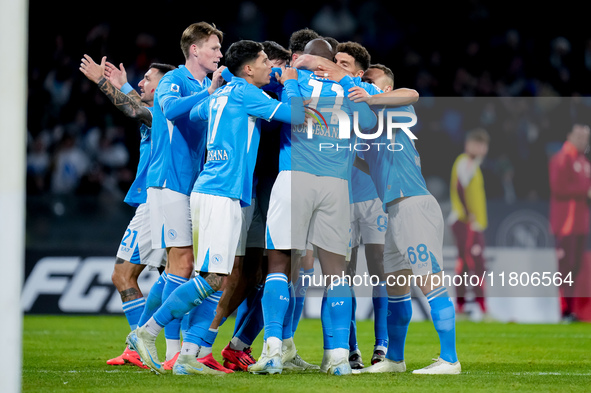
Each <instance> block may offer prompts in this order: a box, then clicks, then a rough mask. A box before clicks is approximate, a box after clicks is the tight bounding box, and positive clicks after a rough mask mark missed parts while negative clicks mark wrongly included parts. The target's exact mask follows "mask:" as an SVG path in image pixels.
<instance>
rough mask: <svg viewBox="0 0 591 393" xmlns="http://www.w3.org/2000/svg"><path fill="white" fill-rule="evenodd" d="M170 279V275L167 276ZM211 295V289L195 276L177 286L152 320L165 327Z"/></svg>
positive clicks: (201, 278) (205, 282)
mask: <svg viewBox="0 0 591 393" xmlns="http://www.w3.org/2000/svg"><path fill="white" fill-rule="evenodd" d="M168 277H169V278H170V274H169V275H168ZM212 293H213V289H212V288H211V287H210V286H209V284H208V283H207V281H205V280H204V279H203V277H201V276H195V278H193V279H192V280H189V281H187V282H186V283H184V284H183V285H181V286H179V287H178V288H177V289H176V290H175V291H174V292H173V293H171V294H170V296H169V297H168V299H166V301H165V302H164V303H162V306H160V308H159V309H158V311H156V312H155V313H154V316H153V318H154V320H155V321H156V323H157V324H158V325H160V326H167V325H168V324H169V323H170V322H171V321H173V320H174V319H178V320H179V323H180V320H181V318H182V317H183V316H184V315H185V314H186V313H188V312H189V311H191V310H192V309H193V308H195V306H197V305H199V304H201V303H202V302H203V300H204V299H206V298H207V297H208V296H209V295H211V294H212Z"/></svg>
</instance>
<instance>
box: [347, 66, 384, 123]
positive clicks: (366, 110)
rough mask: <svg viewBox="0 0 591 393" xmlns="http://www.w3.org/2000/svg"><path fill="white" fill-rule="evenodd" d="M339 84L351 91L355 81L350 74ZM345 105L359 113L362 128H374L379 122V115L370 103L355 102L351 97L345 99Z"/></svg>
mask: <svg viewBox="0 0 591 393" xmlns="http://www.w3.org/2000/svg"><path fill="white" fill-rule="evenodd" d="M339 84H340V85H341V86H343V89H344V90H345V91H349V90H350V89H352V88H353V87H355V83H354V82H353V78H351V77H350V76H348V75H347V76H345V77H344V78H342V79H341V80H340V81H339ZM344 103H345V105H347V106H348V107H349V109H350V110H351V111H352V113H357V114H358V115H359V127H360V128H361V129H362V130H369V129H371V128H373V127H374V126H375V125H376V123H377V117H376V115H375V113H374V112H373V111H372V110H371V108H370V107H369V105H367V103H365V102H353V101H351V100H349V99H345V100H344Z"/></svg>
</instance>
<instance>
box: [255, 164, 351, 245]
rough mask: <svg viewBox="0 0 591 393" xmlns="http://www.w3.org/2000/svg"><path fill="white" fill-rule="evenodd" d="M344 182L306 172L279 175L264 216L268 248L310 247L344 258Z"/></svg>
mask: <svg viewBox="0 0 591 393" xmlns="http://www.w3.org/2000/svg"><path fill="white" fill-rule="evenodd" d="M349 226H350V223H349V186H348V182H347V180H344V179H339V178H336V177H329V176H316V175H312V174H309V173H306V172H299V171H283V172H280V173H279V176H278V177H277V180H276V181H275V184H274V185H273V190H272V191H271V201H270V204H269V212H268V215H267V236H266V241H267V248H268V249H277V250H289V249H297V250H305V249H306V245H307V243H308V242H309V243H312V244H314V245H315V246H317V247H320V248H322V249H324V250H326V251H329V252H333V253H335V254H339V255H346V254H347V247H348V244H349Z"/></svg>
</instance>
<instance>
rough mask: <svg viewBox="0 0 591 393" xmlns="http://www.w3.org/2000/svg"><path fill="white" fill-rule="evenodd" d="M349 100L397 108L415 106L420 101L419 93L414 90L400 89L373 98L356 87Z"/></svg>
mask: <svg viewBox="0 0 591 393" xmlns="http://www.w3.org/2000/svg"><path fill="white" fill-rule="evenodd" d="M349 99H350V100H352V101H354V102H366V103H367V104H368V105H383V106H387V107H395V106H403V105H411V104H414V103H415V102H417V101H418V100H419V93H418V92H417V91H416V90H414V89H408V88H400V89H396V90H391V91H388V92H385V93H380V94H375V95H373V96H372V95H369V94H367V92H366V91H365V89H363V88H362V87H359V86H356V87H354V88H353V89H351V90H350V91H349Z"/></svg>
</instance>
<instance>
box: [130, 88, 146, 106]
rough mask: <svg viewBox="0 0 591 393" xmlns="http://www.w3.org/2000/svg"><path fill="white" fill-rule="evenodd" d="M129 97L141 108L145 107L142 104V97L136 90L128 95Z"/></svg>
mask: <svg viewBox="0 0 591 393" xmlns="http://www.w3.org/2000/svg"><path fill="white" fill-rule="evenodd" d="M127 96H128V97H129V98H131V99H132V100H133V101H134V102H135V103H136V104H137V105H138V106H140V107H142V106H144V105H143V104H142V98H141V97H140V95H139V94H138V92H137V91H136V90H135V89H134V90H132V91H130V92H129V93H127Z"/></svg>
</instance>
